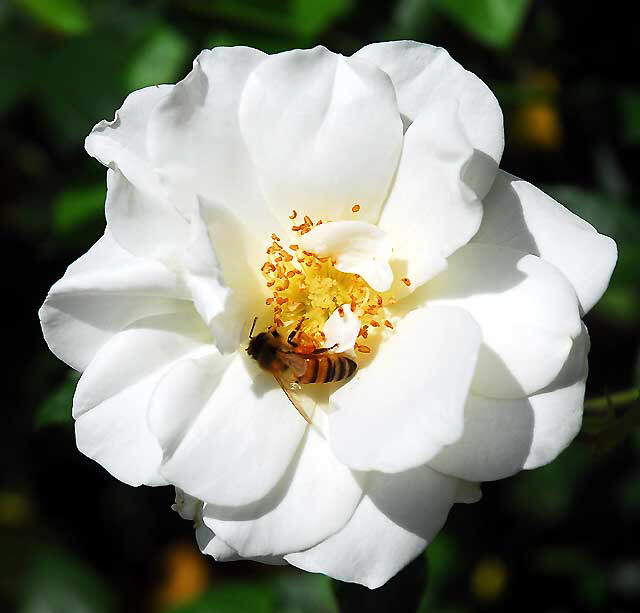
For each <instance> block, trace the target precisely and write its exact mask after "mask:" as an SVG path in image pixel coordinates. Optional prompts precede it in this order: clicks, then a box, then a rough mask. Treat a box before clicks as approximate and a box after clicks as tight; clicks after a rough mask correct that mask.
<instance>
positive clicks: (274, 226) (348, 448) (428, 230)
mask: <svg viewBox="0 0 640 613" xmlns="http://www.w3.org/2000/svg"><path fill="white" fill-rule="evenodd" d="M503 144H504V135H503V123H502V114H501V111H500V107H499V105H498V102H497V101H496V99H495V97H494V96H493V94H492V93H491V92H490V91H489V89H488V88H487V86H486V85H485V84H484V83H483V82H482V81H481V80H480V79H478V77H476V76H475V75H473V74H472V73H470V72H468V71H466V70H465V69H464V68H462V67H461V66H460V65H459V64H458V63H457V62H455V61H454V60H453V59H451V57H450V56H449V55H448V53H447V52H446V51H445V50H443V49H440V48H437V47H433V46H430V45H426V44H420V43H414V42H389V43H380V44H373V45H369V46H367V47H364V48H363V49H361V50H360V51H358V52H357V53H356V54H355V55H353V56H352V57H344V56H342V55H338V54H334V53H331V52H330V51H327V50H326V49H324V48H322V47H317V48H315V49H311V50H303V51H300V50H295V51H289V52H286V53H280V54H276V55H271V56H269V55H266V54H264V53H262V52H260V51H257V50H255V49H250V48H246V47H232V48H216V49H213V50H208V51H203V52H202V53H201V54H200V55H199V56H198V58H197V59H196V60H195V62H194V65H193V70H192V71H191V72H190V73H189V75H187V77H186V78H185V79H184V80H183V81H181V82H180V83H178V84H176V85H161V86H155V87H148V88H145V89H142V90H139V91H136V92H134V93H132V94H131V95H130V96H129V97H128V98H127V99H126V100H125V102H124V104H123V106H122V108H121V109H120V110H119V111H118V112H117V114H116V117H115V119H114V120H113V121H110V122H105V121H103V122H101V123H99V124H98V125H97V126H96V127H95V128H94V129H93V131H92V132H91V134H90V135H89V137H88V138H87V141H86V148H87V151H88V152H89V154H90V155H92V156H94V157H95V158H97V159H98V160H99V161H100V162H102V163H103V164H104V165H106V166H107V167H108V171H107V184H108V193H107V201H106V218H107V227H106V230H105V233H104V236H103V237H102V238H101V239H100V240H99V241H98V242H97V243H96V244H95V245H94V246H93V247H92V248H91V249H90V250H89V251H88V252H87V253H86V254H85V255H84V256H82V257H81V258H80V259H79V260H77V261H76V262H74V263H73V264H72V265H71V266H70V267H69V269H68V270H67V272H66V274H65V275H64V277H63V278H62V279H61V280H60V281H58V282H57V283H56V284H55V285H54V286H53V287H52V288H51V291H50V293H49V295H48V297H47V299H46V302H45V304H44V306H43V307H42V309H41V311H40V317H41V321H42V327H43V330H44V335H45V338H46V340H47V342H48V344H49V346H50V348H51V350H52V351H53V352H54V353H55V354H56V355H57V356H58V357H59V358H60V359H62V360H64V361H65V362H66V363H67V364H68V365H69V366H71V367H73V368H75V369H76V370H78V371H81V372H82V373H83V374H82V377H81V379H80V382H79V383H78V387H77V390H76V393H75V397H74V401H73V415H74V418H75V420H76V422H75V431H76V439H77V444H78V448H79V449H80V451H82V452H83V453H84V454H86V455H87V456H89V457H91V458H93V459H94V460H96V461H97V462H99V463H100V464H101V465H102V466H104V468H106V470H108V471H109V472H110V473H111V474H112V475H114V476H115V477H116V478H118V479H120V480H121V481H124V482H125V483H129V484H131V485H141V484H145V485H165V484H171V485H173V486H175V487H176V488H177V490H176V491H177V498H176V505H175V508H176V510H177V511H178V512H179V513H180V514H181V515H182V516H183V517H186V518H189V519H192V520H194V522H195V525H196V529H197V539H198V543H199V546H200V548H201V549H202V550H203V551H204V552H205V553H208V554H210V555H212V556H213V557H214V558H215V559H216V560H230V559H239V558H248V559H255V560H260V561H264V562H268V563H279V564H286V563H288V564H291V565H294V566H297V567H299V568H302V569H305V570H308V571H312V572H321V573H325V574H326V575H329V576H331V577H335V578H337V579H341V580H343V581H352V582H357V583H361V584H363V585H366V586H369V587H371V588H374V587H377V586H380V585H382V584H383V583H385V582H386V581H387V580H388V579H389V578H390V577H392V576H393V575H394V574H395V573H396V572H398V570H400V569H401V568H402V567H403V566H405V565H406V564H407V563H409V562H410V561H411V560H412V559H413V558H415V557H416V556H418V555H419V554H420V553H421V552H422V550H423V549H424V548H425V546H426V545H428V544H429V543H430V542H431V541H432V540H433V538H434V536H435V535H436V533H437V532H438V531H439V530H440V528H441V527H442V525H443V524H444V521H445V519H446V517H447V514H448V512H449V510H450V508H451V507H452V505H453V504H454V503H456V502H464V503H470V502H475V501H477V500H478V499H479V498H480V489H479V483H480V482H482V481H490V480H495V479H501V478H503V477H506V476H508V475H512V474H514V473H516V472H518V471H519V470H521V469H523V468H525V469H529V468H535V467H537V466H541V465H543V464H546V463H547V462H549V461H551V460H553V459H554V458H555V457H556V456H557V455H558V454H559V453H560V452H561V451H562V450H563V449H564V448H565V447H566V446H567V445H568V444H569V442H570V441H571V440H572V439H573V438H574V436H575V435H576V433H577V432H578V430H579V428H580V423H581V415H582V406H583V398H584V389H585V378H586V376H587V352H588V348H589V340H588V335H587V331H586V328H585V327H584V325H583V324H582V323H581V316H582V315H584V314H585V313H586V312H587V311H589V309H590V308H591V307H592V306H593V305H594V304H595V303H596V302H597V301H598V299H599V298H600V297H601V295H602V293H603V292H604V290H605V288H606V286H607V283H608V280H609V277H610V275H611V272H612V270H613V267H614V265H615V261H616V246H615V243H614V242H613V241H612V240H611V239H610V238H608V237H606V236H603V235H601V234H598V233H597V232H596V230H595V229H594V228H593V227H592V226H590V225H589V224H588V223H586V222H585V221H583V220H582V219H580V218H578V217H576V216H575V215H573V214H572V213H571V212H569V211H568V210H567V209H565V208H564V207H563V206H562V205H560V204H559V203H557V202H556V201H554V200H553V199H552V198H551V197H549V196H547V195H546V194H544V193H543V192H541V191H540V190H539V189H537V188H536V187H534V186H533V185H531V184H529V183H527V182H526V181H523V180H521V179H518V178H516V177H514V176H512V175H509V174H507V173H506V172H503V171H501V170H499V169H498V165H499V162H500V158H501V155H502V150H503ZM256 317H257V323H256V328H255V332H254V337H255V335H256V334H258V333H260V332H268V333H269V334H271V333H272V332H273V331H276V332H277V333H279V335H280V336H279V342H280V343H281V349H282V350H283V351H289V352H291V351H294V352H297V355H295V354H294V357H299V356H300V355H302V356H303V357H304V356H306V358H307V359H308V360H309V364H310V367H309V368H315V366H319V367H321V368H322V369H323V372H322V376H319V378H320V380H321V381H323V380H329V381H331V379H334V381H333V382H327V383H314V384H311V383H309V384H304V385H300V386H297V387H298V388H299V389H294V390H287V391H288V392H289V393H290V394H291V395H292V398H293V400H294V402H295V403H296V405H297V406H298V408H299V409H301V410H302V412H304V413H306V414H307V415H308V416H309V418H310V421H311V422H312V423H311V424H309V423H307V421H306V420H305V419H304V418H303V416H302V414H301V413H300V412H299V411H297V410H296V409H295V408H294V406H293V404H292V402H291V401H290V400H289V398H288V397H287V395H286V394H285V392H284V391H283V389H282V388H281V387H280V385H279V384H278V382H277V381H276V378H275V377H274V376H273V374H272V372H270V371H269V369H268V368H267V369H264V368H261V367H260V365H259V364H258V362H257V361H256V360H254V359H252V358H251V357H250V356H249V355H248V354H247V352H246V349H247V346H248V343H249V330H250V328H251V324H252V322H253V320H254V318H256ZM292 332H293V333H294V335H293V336H292V339H293V342H294V343H296V345H297V346H296V347H293V345H291V346H290V345H288V344H287V338H288V337H289V336H290V334H291V333H292ZM321 348H327V349H331V352H329V353H328V354H327V353H325V354H324V356H323V354H311V353H310V352H312V351H314V350H316V349H321ZM336 353H341V354H344V355H346V356H350V357H351V359H353V360H354V361H355V362H356V363H357V370H356V372H355V374H353V375H352V376H351V377H347V376H346V373H345V372H342V371H343V370H344V369H343V368H342V367H341V368H338V369H337V370H340V371H341V372H335V371H336V369H335V368H332V370H333V371H334V372H331V371H329V372H327V359H326V356H327V355H329V357H330V358H333V356H335V355H336ZM280 355H282V354H280ZM287 356H288V357H291V354H285V357H287ZM309 356H311V357H309ZM316 356H318V357H316ZM272 357H273V360H274V361H275V362H273V363H275V364H276V365H277V364H278V362H277V355H276V354H274V355H273V356H272ZM314 364H315V366H314ZM267 366H268V365H267ZM281 374H282V373H281ZM296 374H297V375H298V376H299V375H300V373H296ZM289 375H291V373H289ZM291 378H292V377H291V376H290V377H289V380H290V379H291ZM285 383H286V382H285ZM285 387H287V386H286V385H285ZM294 387H296V386H295V385H294Z"/></svg>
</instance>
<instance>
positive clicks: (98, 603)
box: [0, 0, 640, 613]
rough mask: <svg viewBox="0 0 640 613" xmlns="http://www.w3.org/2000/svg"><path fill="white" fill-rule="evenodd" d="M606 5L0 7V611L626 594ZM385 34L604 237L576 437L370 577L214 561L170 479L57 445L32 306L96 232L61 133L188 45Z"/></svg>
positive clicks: (61, 441)
mask: <svg viewBox="0 0 640 613" xmlns="http://www.w3.org/2000/svg"><path fill="white" fill-rule="evenodd" d="M626 10H627V9H626V8H625V7H624V6H623V5H619V6H617V7H615V8H614V7H607V6H603V7H598V10H597V11H590V10H585V7H582V8H581V9H580V10H576V9H575V7H572V6H571V4H570V3H554V2H550V1H548V0H542V1H540V2H531V1H530V0H474V1H473V2H465V1H463V0H395V1H393V2H383V1H382V0H374V1H373V2H365V1H364V0H326V1H324V2H312V1H307V0H283V1H281V0H142V1H139V2H134V1H133V0H109V1H108V0H10V1H8V2H4V3H2V4H0V29H1V31H2V37H0V71H1V73H2V75H3V81H2V86H1V87H0V134H1V135H2V140H3V147H2V150H0V156H2V157H1V160H2V163H1V164H0V173H1V177H2V185H3V188H4V190H3V199H2V208H1V209H0V211H1V214H2V216H3V218H2V225H1V226H0V228H1V229H2V232H3V234H2V239H3V240H2V241H0V245H2V247H3V248H4V249H5V253H4V259H3V261H4V262H5V263H9V264H10V265H9V266H5V275H6V282H5V285H6V288H5V293H6V295H7V296H9V297H11V299H12V301H11V313H10V317H11V319H9V317H7V320H6V321H11V322H12V323H11V324H9V325H6V328H7V333H8V339H7V341H8V342H7V346H8V347H10V348H11V349H12V353H11V357H12V363H13V366H12V367H10V368H11V370H10V383H11V385H10V386H9V387H8V393H9V397H8V398H7V399H6V401H5V404H6V406H7V411H6V412H5V415H6V417H5V420H6V423H5V427H4V428H3V438H2V445H0V458H1V463H0V467H1V468H0V470H1V472H0V474H1V475H2V483H1V484H0V550H2V553H3V555H2V556H0V610H2V611H4V610H7V611H18V612H19V613H31V612H36V611H37V612H43V613H49V612H51V613H58V612H60V613H63V612H64V613H77V612H81V611H82V612H86V613H94V612H96V613H106V612H110V611H124V612H129V611H130V612H135V613H138V612H143V613H179V612H185V613H187V612H193V613H199V612H200V611H202V612H203V613H204V612H205V611H206V612H207V613H210V612H213V611H216V612H222V613H226V612H227V611H229V612H230V611H241V612H244V611H256V612H258V613H259V612H260V611H270V612H271V611H273V612H277V613H336V612H337V611H338V610H341V611H346V610H352V609H353V608H354V607H355V605H353V604H351V605H349V604H347V603H349V602H358V603H360V609H359V610H363V611H364V610H365V609H364V608H363V607H364V605H365V604H366V606H367V607H368V609H366V610H371V611H384V610H390V609H393V610H398V611H412V610H415V609H416V602H417V598H418V597H419V599H420V604H419V606H418V610H419V611H420V612H421V613H427V612H430V611H438V612H439V613H441V612H445V613H446V612H449V613H453V612H458V613H462V612H467V611H469V612H470V611H504V610H507V611H512V610H517V611H521V610H523V611H528V610H536V611H543V612H545V611H549V612H563V611H598V610H607V611H608V610H611V611H617V612H622V613H624V612H627V611H637V610H639V609H640V551H639V550H638V545H637V542H636V539H634V538H633V536H634V535H635V534H637V533H638V530H639V528H640V525H639V518H640V485H639V484H640V433H639V432H638V406H637V404H638V403H637V402H636V403H635V404H633V398H635V396H633V397H631V396H630V398H631V400H629V401H628V402H626V401H625V402H619V399H620V398H621V396H620V394H619V393H617V391H618V390H623V389H626V388H631V387H633V386H638V385H639V384H640V352H639V347H640V331H639V329H640V322H639V319H640V274H639V271H640V241H639V240H638V236H640V209H639V208H638V201H639V196H640V183H639V181H638V178H637V168H638V165H639V164H640V86H639V84H638V82H637V67H636V57H637V49H634V45H635V44H636V43H635V41H636V39H637V36H636V33H635V29H634V28H635V23H636V20H635V19H634V17H633V16H632V14H631V13H630V12H629V14H626V13H625V11H626ZM399 38H413V39H416V40H421V41H425V42H432V43H434V44H439V45H442V46H445V47H446V48H447V49H448V50H449V51H450V52H451V54H452V55H453V57H455V58H456V59H458V60H459V61H460V62H461V63H462V64H463V65H464V66H465V67H466V68H467V69H469V70H471V71H473V72H475V73H476V74H478V75H480V76H481V77H482V78H483V79H484V80H486V81H487V82H488V83H489V84H490V86H491V87H492V89H493V91H494V92H495V93H496V95H497V97H498V99H499V101H500V103H501V106H502V108H503V111H504V115H505V130H506V148H505V155H504V159H503V166H504V167H505V168H506V169H507V170H509V171H511V172H513V173H514V174H516V175H519V176H522V177H523V178H526V179H528V180H530V181H532V182H533V183H535V184H538V185H545V186H546V188H547V191H549V193H551V194H552V195H553V196H554V197H555V198H557V199H558V200H559V201H560V202H562V203H563V204H564V205H565V206H567V207H568V208H569V209H571V210H572V211H574V212H575V213H576V214H578V215H580V216H581V217H583V218H585V219H587V220H588V221H589V222H590V223H592V224H593V225H594V226H595V227H597V228H598V229H599V230H600V231H602V232H604V233H605V234H608V235H610V236H612V237H614V238H615V240H616V242H617V244H618V248H619V253H620V259H619V263H618V267H617V269H616V271H615V273H614V276H613V278H612V281H611V286H610V288H609V290H608V292H607V293H606V294H605V296H604V298H603V300H602V301H601V302H600V303H599V304H598V305H597V307H596V308H595V309H594V311H593V313H591V314H589V316H588V321H587V323H588V325H589V330H590V333H591V338H592V351H591V355H590V364H591V374H590V379H589V383H588V384H589V389H588V394H589V395H591V396H600V395H602V394H605V393H606V395H605V396H602V398H603V400H598V401H592V402H591V404H588V405H587V413H586V416H585V427H584V429H583V434H582V436H581V441H580V442H578V443H575V444H573V445H572V446H571V447H570V448H569V449H567V450H566V451H565V452H564V453H563V454H562V455H561V456H560V457H559V458H558V459H557V461H555V462H553V463H552V464H550V465H549V466H546V467H544V468H541V469H537V470H535V471H526V472H524V473H522V474H520V475H519V476H517V477H514V478H512V479H510V480H506V481H503V482H499V483H489V484H485V485H484V486H483V490H484V493H485V498H484V500H483V501H481V502H480V503H477V504H475V505H471V506H467V505H458V506H456V507H455V508H454V509H453V511H452V512H451V514H450V519H449V521H448V523H447V527H446V529H445V530H444V531H443V532H442V533H441V534H439V535H438V537H437V538H436V539H435V541H434V542H433V543H432V544H431V545H430V546H429V548H428V550H427V552H426V556H425V557H424V558H422V559H420V560H418V562H417V563H416V564H414V565H412V566H411V567H410V568H409V569H408V570H407V571H406V572H405V573H402V574H401V575H400V576H399V577H398V578H396V579H394V580H393V581H392V582H390V584H389V585H388V586H387V587H385V588H384V589H383V590H377V591H376V592H372V593H368V592H367V591H366V590H360V589H359V588H357V587H350V586H346V587H345V586H340V587H339V588H338V589H333V587H332V583H331V582H330V581H329V580H328V579H327V578H325V577H322V576H318V575H312V574H305V573H302V572H299V571H296V570H294V569H291V568H282V567H268V566H261V565H257V564H254V563H234V564H227V565H218V564H214V563H213V562H212V561H211V560H210V559H208V558H204V557H202V556H200V554H199V553H198V552H197V550H196V549H195V546H194V545H193V534H192V527H191V526H190V525H189V523H188V522H181V521H179V520H178V519H177V518H176V517H175V514H174V513H172V512H171V511H170V510H169V505H170V503H171V499H172V495H171V492H170V491H167V490H165V488H156V489H151V488H147V489H140V488H137V489H136V488H129V487H127V486H125V485H123V484H121V483H118V482H116V481H115V480H114V479H112V478H111V477H110V476H109V475H108V474H106V473H105V472H104V471H103V470H102V469H100V468H99V467H97V466H96V465H94V464H93V463H92V462H90V461H89V460H87V459H86V458H84V457H83V456H82V455H81V454H80V453H79V452H78V451H77V450H76V449H75V445H74V440H73V428H71V427H70V425H71V423H72V420H71V415H70V407H71V402H72V396H73V390H74V387H75V385H76V383H77V380H78V375H77V373H74V372H67V371H66V370H65V368H64V366H63V365H61V364H60V363H58V362H57V361H56V360H55V359H53V358H52V357H51V356H50V355H49V354H48V350H47V349H46V347H45V345H44V343H43V341H42V338H41V332H40V330H39V327H38V325H37V320H36V318H35V312H36V310H37V308H38V306H39V304H40V303H41V301H42V299H43V298H44V296H45V294H46V291H47V289H48V287H49V286H50V285H51V284H52V283H53V282H54V281H55V280H56V279H57V278H59V277H60V276H61V275H62V273H63V272H64V269H65V267H66V266H67V265H68V264H69V263H70V262H71V261H72V260H73V259H74V258H75V257H78V256H79V255H81V254H82V253H83V252H84V251H85V250H86V249H87V247H88V246H89V245H90V244H91V243H92V242H94V241H95V240H96V239H97V238H98V237H99V236H100V235H101V233H102V231H103V227H104V208H103V204H104V196H105V189H106V187H105V177H104V169H103V168H102V167H101V166H100V165H99V164H98V163H97V162H95V161H94V160H91V159H89V158H88V156H87V155H86V154H85V153H84V151H83V140H84V138H85V136H86V134H87V133H88V132H89V130H90V129H91V127H92V126H93V125H94V124H95V123H97V122H98V121H100V120H102V119H111V118H112V117H113V116H114V112H115V110H116V109H117V108H118V107H119V106H120V105H121V103H122V100H123V99H124V97H125V96H126V95H127V93H128V92H130V91H131V90H132V89H135V88H139V87H145V86H148V85H155V84H159V83H163V82H169V83H171V82H175V81H177V80H179V79H181V78H182V77H183V76H184V75H186V74H187V72H188V71H189V69H190V65H191V62H192V59H193V57H195V55H196V54H197V53H198V51H199V50H200V49H202V48H205V47H209V46H213V45H240V44H242V45H250V46H254V47H257V48H259V49H262V50H264V51H266V52H269V53H274V52H278V51H282V50H285V49H289V48H293V47H308V46H313V45H316V44H323V45H326V46H328V47H329V48H331V49H333V50H335V51H338V52H341V53H344V54H350V53H352V52H354V51H355V50H357V49H358V48H360V47H361V46H363V45H364V44H367V43H369V42H373V41H376V40H386V39H399ZM7 302H9V301H7ZM15 318H17V322H15V323H13V322H14V320H15ZM606 398H609V400H606ZM598 403H600V404H598ZM594 452H596V453H594ZM372 536H373V535H372ZM186 543H188V544H186ZM424 561H426V563H427V569H426V570H425V569H424V567H423V566H422V563H423V562H424ZM427 578H428V584H427V589H426V590H425V591H424V593H423V594H422V595H421V596H420V592H421V591H422V586H423V585H424V583H425V581H426V579H427ZM532 586H533V587H535V589H532ZM334 593H335V595H336V596H337V597H336V596H334ZM349 607H351V608H349Z"/></svg>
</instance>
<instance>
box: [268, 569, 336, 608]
mask: <svg viewBox="0 0 640 613" xmlns="http://www.w3.org/2000/svg"><path fill="white" fill-rule="evenodd" d="M274 587H275V590H276V597H277V606H276V610H277V611H278V613H338V606H337V604H336V601H335V598H334V596H333V591H332V589H331V579H329V577H326V576H325V575H316V574H311V573H305V572H302V571H298V570H296V571H293V570H292V571H291V572H286V573H283V574H282V575H279V576H278V577H277V578H276V579H275V580H274Z"/></svg>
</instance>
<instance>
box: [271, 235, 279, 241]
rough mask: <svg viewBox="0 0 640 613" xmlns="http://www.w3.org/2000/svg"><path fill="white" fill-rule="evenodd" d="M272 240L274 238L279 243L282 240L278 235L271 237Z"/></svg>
mask: <svg viewBox="0 0 640 613" xmlns="http://www.w3.org/2000/svg"><path fill="white" fill-rule="evenodd" d="M271 238H272V239H273V240H274V241H279V240H280V237H279V236H278V235H277V234H272V235H271Z"/></svg>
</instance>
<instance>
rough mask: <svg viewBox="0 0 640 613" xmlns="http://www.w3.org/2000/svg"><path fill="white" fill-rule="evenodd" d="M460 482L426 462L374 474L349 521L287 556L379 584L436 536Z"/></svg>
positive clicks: (358, 580)
mask: <svg viewBox="0 0 640 613" xmlns="http://www.w3.org/2000/svg"><path fill="white" fill-rule="evenodd" d="M457 484H458V480H457V479H452V478H450V477H446V476H444V475H441V474H439V473H437V472H435V471H433V470H430V469H429V468H428V467H426V466H420V467H418V468H414V469H413V470H409V471H406V472H402V473H396V474H393V475H386V474H383V473H372V474H371V475H370V476H369V482H368V485H367V490H366V494H365V496H364V497H363V499H362V501H361V502H360V504H359V505H358V508H357V509H356V511H355V513H354V514H353V516H352V517H351V519H350V520H349V522H348V523H347V525H346V526H345V527H344V528H343V529H342V530H340V531H339V532H338V533H337V534H334V535H333V536H331V537H329V538H328V539H326V540H325V541H323V542H322V543H320V544H319V545H316V546H315V547H312V548H311V549H308V550H307V551H302V552H299V553H290V554H289V555H287V556H285V560H286V561H287V562H289V563H290V564H292V565H294V566H297V567H298V568H302V569H304V570H307V571H311V572H316V573H324V574H325V575H329V576H330V577H333V578H334V579H339V580H340V581H350V582H354V583H361V584H362V585H366V586H367V587H369V588H372V589H373V588H376V587H379V586H381V585H382V584H384V583H385V582H386V581H388V580H389V579H390V578H391V577H393V575H395V574H396V573H397V572H398V571H399V570H401V569H402V568H403V567H404V566H406V565H407V564H408V563H409V562H411V560H413V559H414V558H415V557H416V556H418V555H419V554H420V553H421V552H422V550H423V549H424V548H425V547H426V546H427V545H428V544H429V543H430V542H431V541H432V540H433V537H434V536H435V535H436V534H437V533H438V531H439V530H440V528H442V526H443V525H444V522H445V520H446V518H447V514H448V512H449V509H450V508H451V506H452V505H453V503H454V499H455V496H456V490H457Z"/></svg>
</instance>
